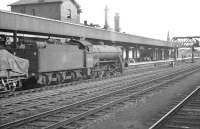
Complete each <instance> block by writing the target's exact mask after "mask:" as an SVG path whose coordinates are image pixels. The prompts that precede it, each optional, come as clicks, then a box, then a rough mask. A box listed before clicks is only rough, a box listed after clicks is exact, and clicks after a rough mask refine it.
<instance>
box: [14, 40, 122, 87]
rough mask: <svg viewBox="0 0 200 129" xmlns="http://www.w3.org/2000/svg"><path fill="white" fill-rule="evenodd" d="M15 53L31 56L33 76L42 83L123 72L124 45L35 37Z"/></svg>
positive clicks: (99, 76) (32, 78)
mask: <svg viewBox="0 0 200 129" xmlns="http://www.w3.org/2000/svg"><path fill="white" fill-rule="evenodd" d="M14 53H15V54H16V56H19V57H22V58H25V59H28V60H29V62H30V67H29V79H30V80H35V81H36V82H37V83H38V84H42V85H48V84H52V83H62V82H66V81H74V80H78V79H87V78H102V77H107V76H112V75H117V74H120V73H121V72H122V69H123V68H122V66H123V65H122V51H121V48H119V47H116V46H107V45H92V44H91V43H89V42H88V41H85V40H70V41H67V42H65V43H62V42H59V43H55V42H51V43H48V42H46V41H34V42H31V43H24V44H23V45H22V44H21V46H19V47H18V48H17V49H15V50H14Z"/></svg>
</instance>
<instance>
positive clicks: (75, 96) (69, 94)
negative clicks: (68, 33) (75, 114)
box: [0, 69, 172, 114]
mask: <svg viewBox="0 0 200 129" xmlns="http://www.w3.org/2000/svg"><path fill="white" fill-rule="evenodd" d="M171 71H172V69H171ZM171 71H169V70H167V71H163V70H161V71H155V73H151V74H150V75H149V73H148V74H147V73H146V75H145V74H142V75H140V76H128V77H123V78H120V79H117V80H114V81H113V80H110V81H108V82H104V81H103V82H100V83H99V84H95V85H94V86H89V84H86V85H87V86H86V85H85V86H86V87H82V88H79V89H73V90H70V89H66V90H63V89H59V90H55V91H54V90H53V91H51V92H49V91H47V92H46V93H42V94H38V95H27V96H22V97H17V98H11V99H7V100H0V102H1V108H0V109H1V110H2V111H3V113H2V114H8V113H12V112H14V111H15V112H16V111H20V110H23V109H26V108H31V107H36V106H40V105H43V104H47V103H51V105H52V106H53V107H54V106H60V104H63V101H64V102H67V104H70V103H72V102H74V101H78V100H81V99H83V98H85V97H93V96H95V95H98V94H103V93H106V92H110V91H113V90H118V89H120V88H121V87H122V86H121V85H123V83H124V82H126V83H127V84H132V85H135V84H137V83H140V82H146V80H149V79H151V80H152V79H157V78H158V77H160V76H163V75H162V74H163V73H167V72H168V73H169V72H171ZM159 73H160V74H159ZM156 75H157V76H156ZM132 78H134V79H132ZM121 81H122V82H121ZM147 82H148V81H147ZM102 85H106V86H102ZM59 101H60V104H58V102H59ZM54 102H57V103H56V104H55V103H54ZM53 104H55V105H53ZM65 104H66V103H65ZM44 109H46V108H42V109H41V111H43V110H44Z"/></svg>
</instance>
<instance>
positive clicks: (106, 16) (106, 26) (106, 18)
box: [104, 6, 109, 30]
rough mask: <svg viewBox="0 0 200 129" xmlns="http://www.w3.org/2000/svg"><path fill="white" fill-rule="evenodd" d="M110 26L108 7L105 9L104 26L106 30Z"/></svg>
mask: <svg viewBox="0 0 200 129" xmlns="http://www.w3.org/2000/svg"><path fill="white" fill-rule="evenodd" d="M108 28H109V25H108V7H107V6H106V7H105V25H104V29H106V30H107V29H108Z"/></svg>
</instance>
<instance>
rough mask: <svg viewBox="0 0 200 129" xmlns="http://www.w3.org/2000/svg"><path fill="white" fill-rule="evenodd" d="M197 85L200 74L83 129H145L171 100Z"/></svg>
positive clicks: (129, 104)
mask: <svg viewBox="0 0 200 129" xmlns="http://www.w3.org/2000/svg"><path fill="white" fill-rule="evenodd" d="M198 85H200V72H198V73H195V74H192V75H190V76H188V77H185V78H184V79H183V80H180V81H178V82H174V83H171V84H170V85H169V87H167V88H165V89H162V90H160V91H158V92H155V93H153V94H150V95H148V96H145V97H144V98H142V99H141V100H140V101H138V102H137V103H130V102H129V103H127V104H126V105H125V106H123V107H120V108H116V109H113V111H112V113H109V114H107V115H105V116H103V117H101V118H98V120H96V121H95V122H93V123H91V124H89V125H87V127H85V128H84V129H147V128H148V127H147V122H149V121H151V119H152V118H154V117H155V116H156V115H158V114H159V112H162V111H163V110H165V109H166V107H168V105H170V104H171V103H172V102H173V101H172V100H175V98H177V97H178V96H180V95H182V94H183V93H184V92H186V91H192V90H193V89H195V88H196V87H197V86H198Z"/></svg>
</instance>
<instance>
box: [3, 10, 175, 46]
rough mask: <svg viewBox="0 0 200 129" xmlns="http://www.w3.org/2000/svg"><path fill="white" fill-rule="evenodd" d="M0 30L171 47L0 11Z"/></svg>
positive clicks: (160, 41) (134, 36)
mask: <svg viewBox="0 0 200 129" xmlns="http://www.w3.org/2000/svg"><path fill="white" fill-rule="evenodd" d="M0 30H1V31H9V32H14V31H17V32H18V33H20V32H21V33H29V34H42V35H44V34H45V35H57V36H64V37H65V36H71V37H83V38H88V39H97V40H104V41H112V42H116V43H123V44H125V45H126V43H127V44H133V45H134V44H138V45H151V46H159V47H172V46H171V43H170V42H167V41H163V40H158V39H152V38H147V37H142V36H137V35H132V34H126V33H119V32H114V31H108V30H104V29H100V28H94V27H88V26H85V25H80V24H73V23H69V22H63V21H58V20H53V19H47V18H41V17H37V16H31V15H27V14H20V13H14V12H9V11H3V10H0Z"/></svg>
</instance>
